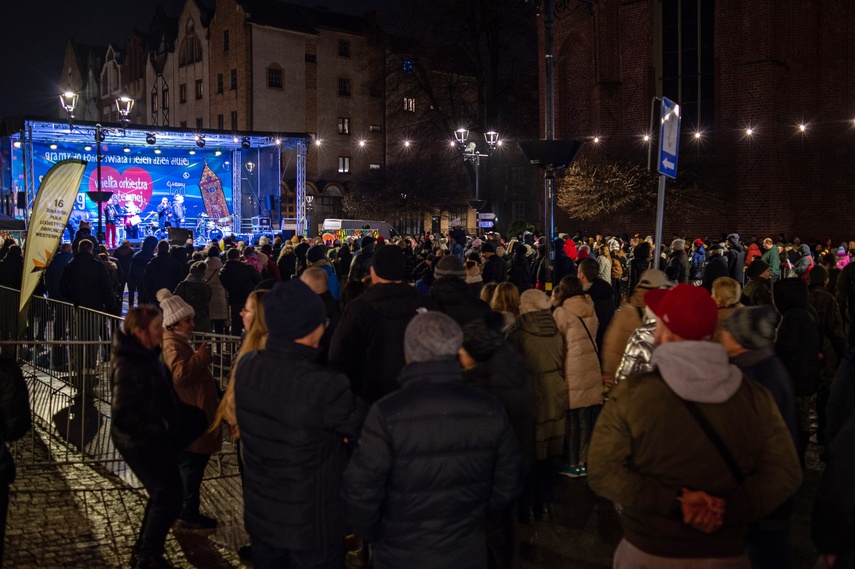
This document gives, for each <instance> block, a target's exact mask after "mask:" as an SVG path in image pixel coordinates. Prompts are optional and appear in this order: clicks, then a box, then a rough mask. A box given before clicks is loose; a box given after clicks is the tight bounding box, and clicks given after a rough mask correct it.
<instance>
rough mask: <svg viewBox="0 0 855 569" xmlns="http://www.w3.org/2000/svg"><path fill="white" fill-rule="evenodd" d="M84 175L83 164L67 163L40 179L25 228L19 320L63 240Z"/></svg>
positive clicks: (74, 160) (70, 160)
mask: <svg viewBox="0 0 855 569" xmlns="http://www.w3.org/2000/svg"><path fill="white" fill-rule="evenodd" d="M85 171H86V161H84V160H77V159H68V160H62V161H60V162H57V163H56V164H54V165H53V167H52V168H51V169H50V170H48V172H47V174H45V176H44V178H42V183H41V185H40V186H39V188H38V191H37V193H36V199H35V201H34V202H33V213H32V215H31V217H30V225H29V227H28V228H27V247H26V250H25V252H24V276H23V279H22V280H21V302H20V304H19V305H18V311H19V313H20V314H21V317H23V312H24V307H26V306H27V303H28V302H29V301H30V296H32V294H33V291H34V290H35V289H36V285H37V284H38V282H39V279H40V278H41V276H42V271H44V270H45V268H46V267H47V266H48V263H50V258H51V257H52V256H53V254H54V252H56V248H57V247H58V246H59V244H60V241H61V240H62V232H63V231H64V230H65V224H66V223H68V217H69V216H70V215H71V210H72V208H73V207H74V203H75V198H76V196H77V192H78V190H79V189H80V182H81V181H82V180H83V173H84V172H85Z"/></svg>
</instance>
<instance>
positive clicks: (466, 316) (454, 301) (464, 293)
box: [430, 255, 490, 326]
mask: <svg viewBox="0 0 855 569" xmlns="http://www.w3.org/2000/svg"><path fill="white" fill-rule="evenodd" d="M433 274H434V276H435V277H436V280H434V281H433V283H432V284H431V285H430V296H431V298H432V299H433V300H435V301H436V303H437V304H438V305H439V309H440V310H441V311H442V312H445V313H446V314H448V315H449V316H451V317H452V318H453V319H454V321H455V322H457V324H459V325H460V326H465V325H466V324H467V323H469V322H472V321H473V320H481V319H483V318H484V317H485V316H486V315H487V313H488V312H490V305H489V304H487V303H486V302H484V301H483V300H481V299H480V298H475V297H474V296H473V295H472V292H470V290H471V289H470V288H469V285H468V284H466V281H465V280H463V279H465V278H466V268H465V267H464V266H463V263H462V262H461V261H460V259H458V258H457V257H455V256H454V255H445V256H444V257H442V258H441V259H440V260H439V262H437V264H436V268H435V269H434V271H433Z"/></svg>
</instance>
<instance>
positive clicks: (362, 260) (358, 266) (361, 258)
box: [347, 235, 374, 282]
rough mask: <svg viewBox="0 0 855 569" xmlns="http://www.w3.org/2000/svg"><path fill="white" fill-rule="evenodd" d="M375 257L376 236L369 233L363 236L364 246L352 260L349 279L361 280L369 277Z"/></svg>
mask: <svg viewBox="0 0 855 569" xmlns="http://www.w3.org/2000/svg"><path fill="white" fill-rule="evenodd" d="M373 258H374V238H373V237H371V236H370V235H368V236H367V237H363V238H362V247H361V248H360V249H359V252H358V253H357V254H356V255H354V256H353V260H352V261H351V262H350V272H349V273H348V275H347V280H348V282H349V281H360V280H362V279H363V278H365V277H367V276H368V275H369V274H370V273H369V271H370V270H371V260H372V259H373Z"/></svg>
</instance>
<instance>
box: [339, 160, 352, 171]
mask: <svg viewBox="0 0 855 569" xmlns="http://www.w3.org/2000/svg"><path fill="white" fill-rule="evenodd" d="M338 171H339V174H348V173H350V156H339V157H338Z"/></svg>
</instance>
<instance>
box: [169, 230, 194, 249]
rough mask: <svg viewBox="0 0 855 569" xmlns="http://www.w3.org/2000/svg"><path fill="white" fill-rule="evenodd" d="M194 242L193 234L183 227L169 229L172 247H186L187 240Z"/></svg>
mask: <svg viewBox="0 0 855 569" xmlns="http://www.w3.org/2000/svg"><path fill="white" fill-rule="evenodd" d="M188 239H189V240H190V241H192V240H193V232H192V231H191V230H189V229H184V228H183V227H170V228H169V244H170V245H186V244H187V240H188Z"/></svg>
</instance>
